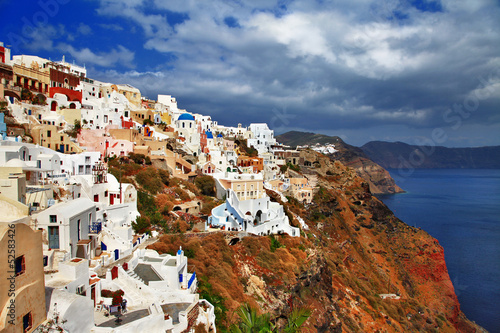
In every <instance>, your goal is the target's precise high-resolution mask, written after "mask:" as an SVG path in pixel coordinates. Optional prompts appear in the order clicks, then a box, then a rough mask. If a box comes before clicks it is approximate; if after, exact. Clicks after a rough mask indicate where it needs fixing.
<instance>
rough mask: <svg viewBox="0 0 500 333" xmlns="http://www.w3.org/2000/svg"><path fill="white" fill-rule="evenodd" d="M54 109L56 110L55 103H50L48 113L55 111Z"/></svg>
mask: <svg viewBox="0 0 500 333" xmlns="http://www.w3.org/2000/svg"><path fill="white" fill-rule="evenodd" d="M56 109H57V102H56V101H52V103H50V111H56Z"/></svg>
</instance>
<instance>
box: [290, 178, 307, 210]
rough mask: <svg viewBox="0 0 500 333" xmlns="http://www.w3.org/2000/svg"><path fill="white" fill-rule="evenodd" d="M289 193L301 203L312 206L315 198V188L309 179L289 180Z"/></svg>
mask: <svg viewBox="0 0 500 333" xmlns="http://www.w3.org/2000/svg"><path fill="white" fill-rule="evenodd" d="M289 185H290V187H289V189H288V190H289V191H290V192H291V193H292V195H293V197H294V198H295V199H297V200H299V201H300V202H303V203H307V204H310V203H311V201H312V198H313V188H312V187H310V186H309V182H308V180H307V178H289Z"/></svg>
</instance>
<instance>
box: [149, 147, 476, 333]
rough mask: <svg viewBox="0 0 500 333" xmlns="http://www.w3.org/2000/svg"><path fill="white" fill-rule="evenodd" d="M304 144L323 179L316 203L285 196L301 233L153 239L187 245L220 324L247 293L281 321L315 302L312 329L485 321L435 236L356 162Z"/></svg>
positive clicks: (465, 326)
mask: <svg viewBox="0 0 500 333" xmlns="http://www.w3.org/2000/svg"><path fill="white" fill-rule="evenodd" d="M304 154H308V155H307V156H305V157H307V158H308V159H309V160H310V161H312V162H313V164H314V167H310V168H305V167H302V168H301V172H303V173H304V174H306V175H307V176H308V177H313V176H314V178H315V179H316V181H317V184H318V187H317V191H316V194H315V196H314V203H313V204H312V205H310V206H303V205H302V204H301V203H299V202H297V201H295V200H293V199H292V200H289V201H288V202H286V203H282V204H283V205H284V207H285V211H286V213H287V215H288V216H289V217H290V218H291V219H292V220H293V222H292V223H294V224H295V225H298V223H297V218H298V217H301V218H303V219H304V221H305V222H306V224H307V225H308V227H309V229H308V230H303V231H302V236H301V237H300V238H292V237H289V236H287V235H277V236H274V237H273V236H261V237H258V236H245V235H242V234H238V233H227V232H216V233H200V234H190V235H167V236H163V237H162V239H161V240H160V241H159V242H157V243H156V244H154V245H153V246H152V247H153V248H155V249H156V250H158V251H160V252H173V251H175V250H176V249H178V246H180V245H182V247H183V249H185V251H186V254H187V255H188V256H189V257H190V261H189V264H190V265H192V266H193V267H195V269H196V272H197V276H198V279H199V291H200V292H201V294H202V296H203V297H206V298H208V299H209V300H210V301H211V302H212V303H213V304H215V305H216V307H217V311H216V314H217V316H218V321H217V323H218V326H219V328H223V327H228V325H229V324H230V323H232V322H234V321H236V320H237V316H235V315H234V310H235V309H236V308H237V307H238V306H240V305H241V304H243V303H248V304H250V305H251V306H253V307H256V308H258V309H259V311H261V312H267V313H271V314H272V318H273V321H274V322H275V323H276V324H277V325H278V326H279V325H280V324H282V323H283V322H284V320H285V318H286V317H287V316H288V315H289V314H290V312H291V310H292V309H294V308H298V307H308V308H310V309H311V310H312V314H311V316H310V318H309V319H308V320H307V322H306V323H305V327H304V331H307V332H482V331H483V330H482V329H481V328H480V327H478V326H477V325H475V324H474V323H472V322H470V321H469V320H468V319H467V318H466V317H465V316H464V314H463V313H462V312H461V311H460V304H459V303H458V300H457V297H456V295H455V292H454V289H453V285H452V283H451V281H450V278H449V275H448V271H447V269H446V263H445V260H444V254H443V248H442V247H441V246H440V245H439V243H438V241H437V240H436V239H434V238H432V237H431V236H430V235H429V234H427V233H426V232H424V231H423V230H420V229H418V228H413V227H410V226H408V225H406V224H405V223H404V222H402V221H400V220H399V219H397V218H396V217H395V216H394V214H393V213H392V212H391V211H390V210H389V209H388V208H387V207H386V206H385V205H384V204H383V203H382V202H381V201H380V200H378V199H377V198H376V197H374V196H373V195H372V193H371V192H370V187H369V185H368V183H367V182H366V181H365V180H364V179H363V178H361V177H359V176H358V174H357V173H356V172H353V170H352V169H350V168H348V167H346V166H344V165H343V164H342V163H340V162H339V161H332V160H331V159H330V158H328V157H326V156H324V155H320V154H317V153H315V152H310V151H309V152H304ZM268 194H269V195H270V196H271V197H272V198H273V200H275V201H279V202H280V199H279V196H278V195H276V194H275V193H273V192H271V191H269V192H268ZM229 244H231V245H229Z"/></svg>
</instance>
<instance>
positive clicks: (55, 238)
mask: <svg viewBox="0 0 500 333" xmlns="http://www.w3.org/2000/svg"><path fill="white" fill-rule="evenodd" d="M49 248H51V249H58V248H59V227H49Z"/></svg>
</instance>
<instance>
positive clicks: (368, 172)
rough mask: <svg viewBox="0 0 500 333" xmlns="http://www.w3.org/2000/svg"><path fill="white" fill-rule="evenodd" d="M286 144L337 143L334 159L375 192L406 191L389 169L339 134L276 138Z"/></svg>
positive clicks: (283, 135)
mask: <svg viewBox="0 0 500 333" xmlns="http://www.w3.org/2000/svg"><path fill="white" fill-rule="evenodd" d="M276 139H277V140H278V141H279V142H282V143H284V144H286V145H290V146H297V145H314V144H316V143H320V144H326V143H331V144H334V145H335V148H336V149H337V150H338V152H336V153H334V154H331V155H329V157H330V158H331V159H332V160H337V161H340V162H342V163H343V164H344V165H347V166H349V167H351V168H353V169H354V170H356V172H357V173H358V175H359V176H361V177H362V178H363V179H365V180H366V181H367V182H368V185H369V186H370V191H371V192H372V193H373V194H388V193H401V192H404V191H403V190H402V189H401V188H400V187H399V186H398V185H396V182H395V181H394V179H392V177H391V175H390V174H389V172H388V171H387V170H385V169H384V168H382V167H381V166H380V165H378V164H377V163H375V162H374V161H372V160H371V159H370V158H369V157H368V156H367V155H366V154H365V153H364V152H363V151H362V150H361V149H360V148H358V147H354V146H351V145H349V144H347V143H345V142H344V141H343V140H342V139H341V138H339V137H338V136H327V135H322V134H315V133H303V132H287V133H285V134H282V135H279V136H278V137H277V138H276Z"/></svg>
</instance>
